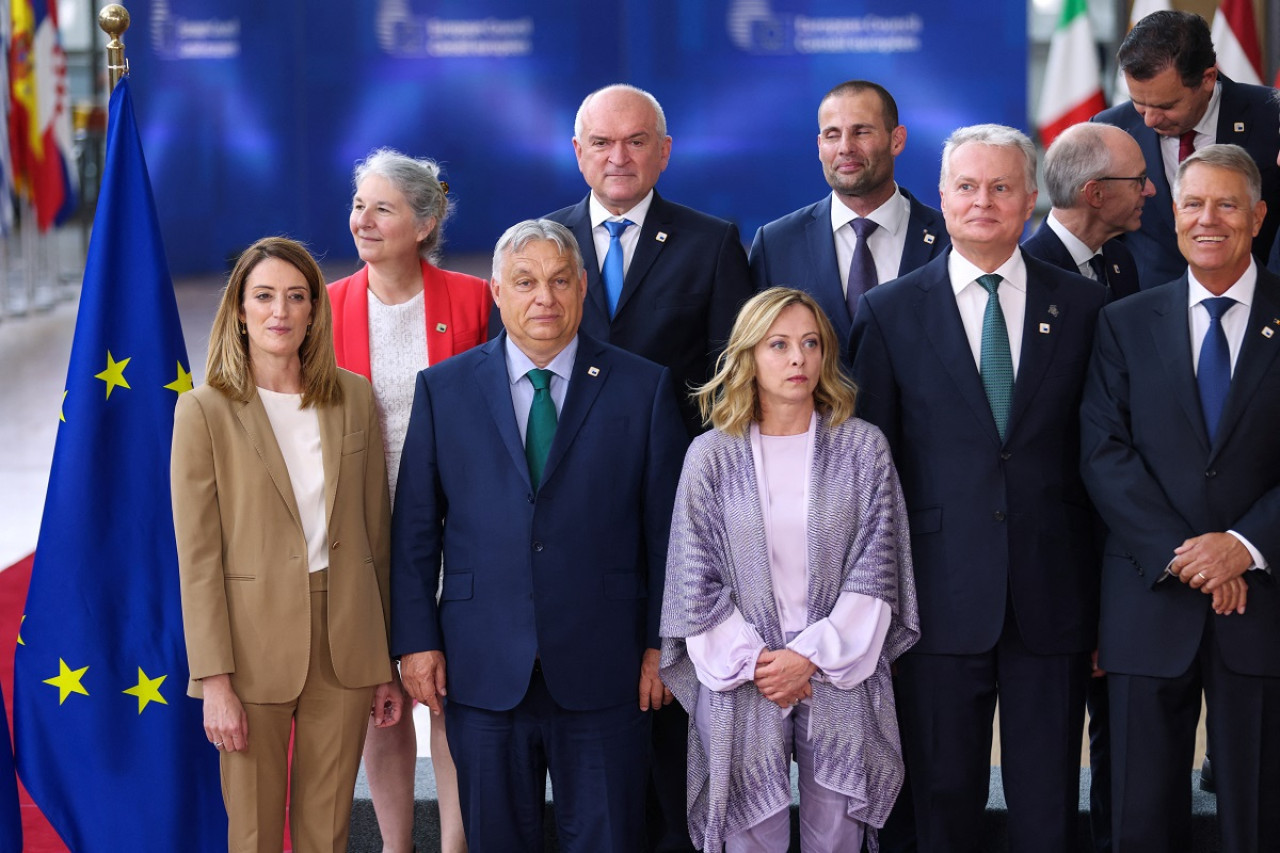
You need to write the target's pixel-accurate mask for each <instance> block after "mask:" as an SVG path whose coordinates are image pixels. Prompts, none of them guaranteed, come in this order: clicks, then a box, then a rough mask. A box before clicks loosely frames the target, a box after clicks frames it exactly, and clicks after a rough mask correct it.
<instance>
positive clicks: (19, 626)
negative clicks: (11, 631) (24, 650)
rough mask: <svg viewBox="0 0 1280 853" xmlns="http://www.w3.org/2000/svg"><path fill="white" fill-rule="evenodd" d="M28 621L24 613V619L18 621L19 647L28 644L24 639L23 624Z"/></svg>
mask: <svg viewBox="0 0 1280 853" xmlns="http://www.w3.org/2000/svg"><path fill="white" fill-rule="evenodd" d="M26 621H27V614H25V613H23V614H22V618H21V619H19V620H18V645H20V646H25V645H26V644H27V643H26V641H25V640H23V639H22V623H23V622H26Z"/></svg>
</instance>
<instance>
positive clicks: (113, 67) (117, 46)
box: [98, 3, 129, 94]
mask: <svg viewBox="0 0 1280 853" xmlns="http://www.w3.org/2000/svg"><path fill="white" fill-rule="evenodd" d="M98 26H99V27H100V28H101V29H102V31H103V32H104V33H106V34H107V35H109V36H111V41H109V42H107V76H108V77H109V80H110V83H111V91H112V92H114V91H115V88H116V84H117V83H119V82H120V78H121V77H125V76H128V74H129V60H128V59H125V56H124V42H122V41H120V36H122V35H124V31H125V30H127V29H129V11H128V10H127V9H125V7H123V6H121V5H120V4H119V3H111V4H110V5H107V6H103V7H102V11H101V12H99V13H98ZM108 94H109V93H108Z"/></svg>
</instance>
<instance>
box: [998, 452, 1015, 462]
mask: <svg viewBox="0 0 1280 853" xmlns="http://www.w3.org/2000/svg"><path fill="white" fill-rule="evenodd" d="M1011 456H1013V454H1012V453H1010V452H1009V451H1007V450H1005V451H1003V452H1002V453H1001V454H1000V458H1001V459H1004V460H1006V461H1007V460H1008V459H1009V457H1011Z"/></svg>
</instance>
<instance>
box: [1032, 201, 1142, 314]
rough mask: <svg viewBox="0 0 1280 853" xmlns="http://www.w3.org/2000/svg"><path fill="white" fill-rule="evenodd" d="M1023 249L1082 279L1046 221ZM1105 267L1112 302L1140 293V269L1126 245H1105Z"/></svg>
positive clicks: (1103, 261) (1076, 267)
mask: <svg viewBox="0 0 1280 853" xmlns="http://www.w3.org/2000/svg"><path fill="white" fill-rule="evenodd" d="M1022 248H1024V249H1026V250H1027V252H1028V253H1029V254H1032V255H1034V256H1035V257H1037V258H1039V259H1040V260H1042V261H1048V262H1049V263H1051V264H1053V265H1054V266H1055V267H1058V268H1059V269H1064V270H1066V271H1067V272H1073V273H1076V274H1077V275H1079V271H1080V267H1079V266H1077V265H1076V262H1075V259H1074V258H1072V257H1071V253H1070V252H1068V251H1067V247H1066V246H1064V245H1063V244H1062V239H1061V238H1060V237H1058V235H1057V234H1055V233H1053V229H1052V228H1050V227H1049V223H1048V221H1047V220H1046V221H1044V222H1042V223H1040V227H1039V228H1037V229H1036V233H1034V234H1032V235H1031V236H1030V237H1028V238H1027V239H1026V240H1024V241H1022ZM1102 263H1103V265H1104V266H1105V267H1106V268H1107V288H1108V290H1109V291H1110V298H1111V299H1112V300H1115V299H1120V298H1122V297H1125V296H1132V295H1133V294H1135V293H1137V292H1138V265H1137V263H1135V262H1134V260H1133V254H1132V253H1131V252H1130V251H1129V250H1128V249H1127V248H1125V245H1124V243H1122V242H1120V240H1118V239H1113V240H1108V241H1107V242H1105V243H1103V244H1102ZM1090 281H1092V279H1090Z"/></svg>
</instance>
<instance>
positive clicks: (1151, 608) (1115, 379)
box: [1081, 145, 1280, 853]
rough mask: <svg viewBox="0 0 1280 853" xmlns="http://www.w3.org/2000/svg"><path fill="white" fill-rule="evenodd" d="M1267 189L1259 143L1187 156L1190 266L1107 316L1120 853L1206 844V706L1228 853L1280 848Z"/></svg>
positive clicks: (1085, 415)
mask: <svg viewBox="0 0 1280 853" xmlns="http://www.w3.org/2000/svg"><path fill="white" fill-rule="evenodd" d="M1261 194H1262V179H1261V176H1260V174H1259V170H1258V167H1257V165H1256V163H1255V161H1254V160H1253V158H1252V157H1251V156H1250V155H1249V153H1248V152H1247V151H1246V150H1245V149H1243V148H1241V147H1238V146H1235V145H1210V146H1207V147H1204V148H1201V149H1199V150H1197V151H1196V152H1195V153H1193V154H1191V155H1190V156H1188V157H1187V159H1186V160H1184V161H1183V162H1182V164H1181V165H1180V166H1179V167H1178V171H1177V173H1176V176H1175V179H1174V182H1173V199H1174V221H1175V226H1176V232H1177V238H1178V248H1179V250H1180V251H1181V253H1182V255H1183V257H1184V258H1185V259H1186V261H1187V264H1188V269H1187V271H1186V272H1185V273H1184V274H1183V275H1182V276H1181V277H1180V278H1179V279H1177V280H1175V281H1172V282H1170V283H1169V284H1167V285H1165V286H1163V287H1158V288H1155V289H1153V290H1144V291H1142V292H1141V293H1138V294H1137V295H1135V296H1131V297H1128V298H1126V299H1123V300H1120V301H1119V302H1116V303H1114V304H1112V305H1109V306H1108V307H1107V308H1106V309H1105V310H1104V311H1103V312H1102V314H1101V316H1100V318H1099V321H1098V332H1097V342H1096V346H1095V349H1094V353H1093V358H1092V360H1091V363H1090V367H1089V377H1088V381H1087V383H1086V386H1085V393H1084V400H1083V403H1082V405H1081V435H1082V446H1083V454H1082V469H1083V473H1084V478H1085V483H1086V484H1087V486H1088V488H1089V494H1090V496H1091V497H1092V498H1093V502H1094V504H1095V505H1096V506H1097V508H1098V511H1099V512H1100V513H1101V514H1102V518H1103V520H1104V521H1105V522H1106V524H1107V527H1108V529H1109V531H1110V532H1109V535H1108V539H1107V544H1106V548H1105V553H1104V557H1103V566H1102V615H1101V622H1100V630H1099V658H1098V664H1099V666H1101V667H1102V668H1103V669H1105V670H1106V671H1107V673H1108V676H1107V680H1108V692H1109V693H1110V698H1111V727H1112V731H1111V747H1112V767H1113V773H1112V812H1113V817H1112V828H1113V840H1114V844H1115V849H1116V850H1117V851H1121V853H1131V851H1132V853H1146V851H1152V853H1155V851H1161V853H1163V852H1164V851H1171V850H1187V849H1189V845H1190V837H1191V790H1190V786H1189V785H1188V773H1187V771H1188V768H1189V767H1190V766H1191V763H1192V755H1193V750H1194V748H1195V736H1196V725H1197V722H1198V720H1199V717H1200V708H1201V697H1202V695H1203V698H1204V702H1205V704H1206V705H1207V707H1208V716H1207V725H1208V736H1209V740H1210V741H1211V742H1212V744H1213V769H1214V777H1215V780H1216V785H1217V793H1218V827H1219V833H1220V842H1221V849H1222V850H1224V851H1233V853H1234V851H1258V850H1277V849H1280V744H1278V743H1277V741H1278V740H1280V590H1277V587H1276V584H1275V580H1274V578H1273V572H1274V566H1275V564H1276V561H1277V560H1278V559H1280V442H1278V441H1276V428H1277V424H1280V278H1278V277H1277V276H1275V275H1273V274H1271V273H1269V272H1268V271H1266V270H1265V269H1261V268H1260V267H1259V265H1258V263H1257V262H1256V261H1255V260H1254V259H1253V257H1252V256H1251V255H1250V248H1251V245H1252V241H1253V239H1254V237H1255V236H1256V235H1257V234H1258V231H1259V228H1260V227H1261V225H1262V222H1263V219H1264V217H1265V216H1266V215H1267V205H1266V203H1265V202H1263V201H1261Z"/></svg>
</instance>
